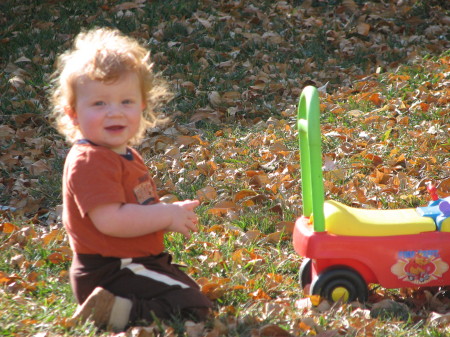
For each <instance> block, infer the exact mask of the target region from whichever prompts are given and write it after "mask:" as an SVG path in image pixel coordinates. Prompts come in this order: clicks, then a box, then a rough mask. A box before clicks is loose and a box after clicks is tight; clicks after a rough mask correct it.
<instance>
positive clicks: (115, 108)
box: [108, 104, 122, 117]
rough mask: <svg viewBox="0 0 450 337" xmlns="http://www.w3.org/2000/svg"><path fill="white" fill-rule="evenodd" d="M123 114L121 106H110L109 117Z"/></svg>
mask: <svg viewBox="0 0 450 337" xmlns="http://www.w3.org/2000/svg"><path fill="white" fill-rule="evenodd" d="M121 114H122V109H121V107H120V105H119V104H110V106H109V109H108V116H110V117H111V116H119V115H121Z"/></svg>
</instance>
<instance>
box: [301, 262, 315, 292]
mask: <svg viewBox="0 0 450 337" xmlns="http://www.w3.org/2000/svg"><path fill="white" fill-rule="evenodd" d="M311 264H312V261H311V259H309V258H304V259H303V262H302V264H301V265H300V271H299V276H300V287H302V289H305V287H306V285H307V284H311V282H312V274H311V273H312V271H311Z"/></svg>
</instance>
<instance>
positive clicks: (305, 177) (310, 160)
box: [297, 86, 325, 232]
mask: <svg viewBox="0 0 450 337" xmlns="http://www.w3.org/2000/svg"><path fill="white" fill-rule="evenodd" d="M297 120H298V122H297V127H298V132H299V147H300V167H301V176H302V198H303V215H304V216H305V217H311V216H313V225H314V231H315V232H323V231H325V218H324V212H323V203H324V189H323V175H322V148H321V132H320V102H319V92H318V90H317V89H316V88H315V87H313V86H308V87H306V88H304V89H303V91H302V94H301V96H300V101H299V104H298V119H297Z"/></svg>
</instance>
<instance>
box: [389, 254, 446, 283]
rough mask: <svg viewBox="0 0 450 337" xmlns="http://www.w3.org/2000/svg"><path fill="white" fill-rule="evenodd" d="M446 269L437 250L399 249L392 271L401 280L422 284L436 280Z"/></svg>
mask: <svg viewBox="0 0 450 337" xmlns="http://www.w3.org/2000/svg"><path fill="white" fill-rule="evenodd" d="M447 270H448V264H447V263H446V262H444V261H442V259H441V257H440V256H439V251H438V250H419V251H401V252H399V254H398V260H397V262H396V263H395V264H394V265H393V266H392V267H391V271H392V273H394V274H395V275H397V276H398V278H399V279H400V280H402V281H409V282H411V283H414V284H417V285H423V284H426V283H428V282H431V281H434V280H437V279H439V278H441V277H442V275H443V274H444V273H445V272H446V271H447Z"/></svg>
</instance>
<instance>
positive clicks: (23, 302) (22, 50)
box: [0, 0, 450, 336]
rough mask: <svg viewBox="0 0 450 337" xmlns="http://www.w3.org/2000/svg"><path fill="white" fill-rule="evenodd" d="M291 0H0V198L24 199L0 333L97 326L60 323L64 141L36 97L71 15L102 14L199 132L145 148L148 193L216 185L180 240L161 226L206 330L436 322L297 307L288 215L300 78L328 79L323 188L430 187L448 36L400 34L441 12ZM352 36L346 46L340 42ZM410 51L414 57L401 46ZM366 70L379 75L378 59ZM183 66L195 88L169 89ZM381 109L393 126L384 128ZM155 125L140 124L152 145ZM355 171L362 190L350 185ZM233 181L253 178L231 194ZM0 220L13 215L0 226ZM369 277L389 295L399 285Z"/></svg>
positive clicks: (349, 330)
mask: <svg viewBox="0 0 450 337" xmlns="http://www.w3.org/2000/svg"><path fill="white" fill-rule="evenodd" d="M355 3H357V4H358V5H361V6H362V5H367V6H369V5H373V4H375V5H374V6H381V5H382V4H380V3H378V2H371V1H355ZM376 4H378V5H376ZM302 5H304V2H303V1H293V2H292V1H291V2H289V1H288V2H286V3H282V2H273V1H262V2H261V1H251V0H248V1H244V2H243V7H239V4H238V3H235V2H227V1H225V2H221V3H220V4H218V5H217V6H211V5H210V4H209V3H207V2H198V1H193V0H189V1H183V2H179V1H178V2H177V1H161V2H157V1H153V2H142V7H139V8H131V9H129V10H128V12H127V10H119V9H118V7H116V6H120V3H117V2H113V1H87V0H82V1H77V2H62V3H58V4H53V5H51V6H50V5H49V2H47V1H44V0H41V1H15V0H9V1H5V2H2V3H0V26H1V27H2V28H1V29H0V66H1V69H2V70H4V73H3V74H2V76H0V111H1V112H0V120H1V126H0V127H1V128H0V134H1V135H3V134H5V136H4V140H3V139H2V142H1V144H0V158H1V161H0V170H1V173H2V175H1V179H0V193H1V196H0V205H10V206H14V207H16V206H20V208H21V210H20V212H19V213H11V212H0V224H1V227H0V334H1V335H4V336H33V335H37V334H44V333H45V334H46V335H52V336H53V335H55V336H60V335H61V336H94V335H95V336H97V335H107V333H103V332H99V331H97V330H96V329H95V328H94V327H93V326H92V325H90V324H86V325H84V326H76V327H72V326H70V325H69V324H68V323H67V318H68V317H70V316H71V315H72V313H73V311H74V310H75V307H76V305H75V301H74V298H73V295H72V293H71V289H70V285H69V283H68V278H67V273H66V270H67V269H68V266H69V263H70V258H69V257H68V256H67V254H69V253H68V251H67V248H68V242H67V238H66V237H64V236H62V237H57V238H56V239H55V240H50V239H49V238H51V237H52V235H54V233H55V232H54V230H58V229H59V228H61V222H60V218H58V217H57V215H56V206H57V205H59V204H60V202H61V197H60V195H61V190H60V180H61V173H62V165H63V158H64V156H65V151H67V149H68V145H67V144H66V143H64V141H63V140H62V138H61V137H60V136H58V135H57V134H56V133H55V131H54V130H53V129H52V128H51V127H50V125H49V122H50V117H49V115H48V101H47V98H46V90H47V89H48V88H49V86H50V82H49V74H50V73H51V71H52V69H53V63H54V60H55V55H56V54H57V53H59V52H61V51H63V50H65V49H66V48H67V47H68V46H69V44H70V41H71V39H72V38H73V37H74V35H75V34H76V33H78V32H79V30H80V29H81V28H82V27H83V28H89V27H94V26H105V25H106V26H113V27H118V28H119V29H121V30H123V31H124V32H125V33H129V34H131V35H133V36H135V37H137V38H139V39H140V40H141V41H144V42H145V43H146V44H147V45H148V47H149V49H150V50H151V52H152V55H153V57H154V58H155V62H156V64H155V66H156V68H157V70H158V71H160V72H161V73H162V75H163V76H164V77H165V78H166V79H168V80H169V81H170V84H171V86H172V87H173V88H174V91H175V98H174V99H173V100H172V102H171V103H170V104H169V105H167V106H166V107H164V111H165V112H166V113H167V114H169V115H170V116H172V117H173V122H172V123H171V124H170V125H169V126H168V127H169V128H172V130H176V131H174V132H175V133H176V134H177V135H189V136H198V137H199V139H201V141H202V142H204V143H193V144H190V145H183V146H180V144H178V143H176V142H172V143H170V144H167V147H166V148H164V149H163V150H158V149H156V148H155V147H152V145H151V146H150V147H149V149H148V150H147V151H146V160H147V161H148V162H147V163H148V166H149V169H150V171H151V172H152V174H153V175H154V177H155V179H156V181H157V184H158V187H159V190H160V191H161V193H170V194H174V195H176V196H177V197H178V198H179V199H185V198H195V197H196V196H197V191H199V190H201V189H202V188H204V187H207V186H208V187H212V188H213V189H214V190H215V192H216V193H217V197H216V198H215V199H213V200H211V201H210V202H208V201H205V202H204V203H203V204H202V205H201V206H200V207H199V208H198V210H197V213H198V215H199V218H200V222H201V226H200V231H199V232H198V233H196V234H194V235H193V238H191V239H190V240H189V241H187V242H186V240H185V239H184V238H183V237H182V236H181V235H177V234H171V235H167V237H166V244H167V248H168V250H169V251H170V252H172V253H173V256H174V259H175V261H177V262H180V263H183V264H185V265H187V271H188V273H189V274H190V275H191V276H192V277H194V278H195V279H196V280H199V282H202V284H203V286H204V289H205V292H206V293H208V295H209V296H211V297H212V298H214V299H215V317H214V319H215V320H211V321H208V322H207V323H206V325H207V327H209V328H210V329H214V328H217V326H218V323H217V321H220V322H222V324H223V325H224V326H225V327H226V329H225V330H224V331H226V332H223V335H228V336H251V335H255V334H258V333H259V332H260V330H258V329H261V328H262V327H264V326H265V325H267V324H276V325H277V326H279V327H282V328H284V329H286V330H289V331H290V332H291V333H293V334H294V335H299V336H301V335H312V334H313V332H314V333H316V334H320V333H321V332H323V333H326V331H339V333H341V334H346V335H349V336H358V335H361V331H366V332H367V333H366V334H367V335H369V334H372V335H373V336H444V335H445V334H446V332H448V328H445V327H433V326H431V325H430V324H427V323H426V321H425V319H426V316H417V315H419V314H417V313H414V315H416V316H415V317H416V318H415V319H416V321H406V322H398V321H395V320H393V321H389V320H388V321H376V320H368V321H365V320H361V319H360V318H357V317H355V316H354V315H355V312H354V311H353V309H352V308H351V307H349V306H342V307H339V308H333V309H331V310H330V311H325V312H318V311H314V310H309V309H306V310H303V309H298V308H297V307H296V301H297V300H302V299H303V298H304V294H303V292H302V290H301V289H300V288H299V285H298V268H299V266H300V264H301V261H302V257H300V256H298V255H297V254H296V253H295V252H294V251H293V248H292V244H291V238H290V235H289V232H288V231H287V228H288V227H286V226H287V225H286V224H289V223H292V221H294V220H295V219H296V218H297V216H298V215H300V214H301V209H302V204H301V195H300V192H301V187H300V184H299V179H300V175H299V167H298V151H297V138H296V136H297V135H296V131H295V114H296V104H297V100H298V96H299V94H300V90H301V89H302V88H303V87H304V86H305V85H306V84H315V85H316V86H318V87H320V86H322V85H324V84H325V83H327V82H329V86H328V89H327V92H328V95H322V96H321V103H322V105H323V106H322V129H323V137H322V141H323V152H324V153H326V154H327V155H329V156H331V157H332V159H333V160H334V161H335V163H336V170H337V172H336V173H338V175H337V176H335V178H332V179H330V180H328V181H327V184H326V193H327V197H329V198H333V199H336V200H343V201H345V202H346V203H349V204H351V203H353V202H359V203H361V204H363V205H365V206H367V205H370V206H374V207H378V208H394V207H395V208H400V207H415V206H417V205H420V204H423V203H424V202H426V195H425V192H424V190H423V188H418V187H417V186H420V183H421V182H423V181H425V180H437V181H440V180H442V179H444V178H445V177H447V176H448V165H449V164H448V163H449V162H448V143H449V138H448V134H446V131H448V130H447V129H446V128H448V124H449V123H450V120H449V118H450V116H449V114H448V103H446V102H445V101H444V100H442V101H439V98H440V97H443V96H445V95H443V93H442V90H443V89H444V87H443V86H444V83H445V81H448V57H449V53H448V51H447V52H445V51H444V49H445V47H444V46H443V45H442V44H439V43H437V42H435V41H427V40H426V37H423V36H422V37H421V39H420V44H418V45H414V43H417V42H414V41H415V40H414V39H411V40H408V39H407V38H406V37H408V36H409V35H408V34H419V33H423V32H424V30H425V29H426V28H427V27H428V26H429V25H430V24H431V23H435V24H436V25H439V21H433V20H438V19H439V17H440V15H441V14H440V11H439V10H438V9H439V7H437V6H438V5H439V1H429V2H425V1H415V2H414V4H413V6H412V7H411V8H410V10H408V8H407V7H401V8H400V9H402V11H400V12H397V13H392V17H390V18H385V19H380V18H379V19H377V20H379V21H376V22H373V23H372V22H371V31H370V34H369V35H367V36H359V35H358V34H355V33H354V32H355V28H356V24H357V23H358V22H357V21H356V20H355V18H354V17H352V16H351V15H349V13H348V12H347V9H346V8H345V6H344V7H342V6H343V2H342V1H333V2H324V1H314V2H313V7H311V8H310V9H307V10H306V9H304V7H301V6H302ZM441 5H442V6H443V4H441ZM283 6H285V7H283ZM405 6H406V5H405ZM358 8H359V10H361V8H362V7H358ZM378 9H379V8H378ZM442 11H443V12H444V13H447V15H448V10H447V12H445V11H446V10H445V9H442ZM194 13H195V15H194ZM377 13H378V12H377ZM386 15H388V14H386ZM415 16H420V19H421V20H423V21H420V22H419V24H418V25H414V24H411V22H412V21H411V18H412V17H415ZM197 18H201V19H202V20H206V22H204V24H202V23H201V22H200V21H199V20H198V19H197ZM317 20H320V21H317ZM208 23H209V24H210V26H208ZM424 23H426V25H425V24H424ZM385 24H387V25H388V26H389V27H394V26H395V27H404V31H403V33H402V34H403V35H402V34H386V33H384V32H383V30H382V29H381V28H382V26H383V25H385ZM402 29H403V28H402ZM266 33H274V35H272V37H270V34H269V35H267V34H266ZM264 34H266V35H264ZM372 34H373V35H372ZM445 34H447V35H445ZM443 36H448V32H447V33H446V32H445V31H444V33H443ZM375 40H376V41H377V43H374V42H375ZM349 41H350V42H351V46H352V48H350V49H348V50H344V49H345V48H344V47H345V46H349V45H348V42H349ZM380 45H381V46H382V47H383V48H384V49H382V50H383V52H381V49H379V48H381V47H380ZM377 46H378V47H377ZM408 48H409V49H408ZM411 48H413V49H414V51H415V53H416V54H417V55H418V56H421V58H417V59H414V60H413V59H412V58H408V50H409V51H411ZM427 48H431V49H427ZM23 57H25V58H27V59H24V58H23ZM20 58H22V59H21V61H18V60H20ZM378 67H380V68H381V69H382V72H381V73H378V74H377V73H376V70H377V68H378ZM15 76H17V77H15ZM14 78H15V79H16V80H17V81H16V82H14V81H13V79H14ZM187 81H190V82H192V83H193V84H194V90H190V89H188V88H189V86H186V87H183V83H185V82H187ZM13 84H15V85H16V86H14V85H13ZM212 91H216V92H218V93H219V95H220V96H221V97H222V98H224V96H225V97H226V94H227V93H230V92H238V93H239V95H240V96H239V98H238V99H236V100H235V101H232V100H230V101H226V100H224V101H223V102H222V103H221V104H218V105H217V106H216V105H212V103H211V102H210V99H209V94H210V93H211V92H212ZM373 95H379V98H380V99H381V103H380V102H378V101H377V99H376V97H378V96H373ZM204 111H211V112H214V113H215V114H216V117H217V118H218V119H219V120H218V121H217V118H216V119H209V118H204V119H200V120H196V121H195V122H192V121H191V117H192V116H195V114H196V113H200V112H204ZM351 111H353V113H352V114H350V113H349V112H351ZM389 121H391V122H392V123H393V124H392V125H389V128H388V129H387V130H386V125H387V123H389ZM5 126H7V127H9V128H11V129H12V131H13V133H12V134H8V133H7V132H6V129H5V128H4V127H5ZM180 130H181V131H180ZM164 131H165V130H162V131H161V132H159V133H156V134H154V135H149V137H148V140H149V144H153V143H152V141H154V140H155V137H158V136H161V135H162V134H163V132H164ZM362 132H364V134H365V136H364V135H363V136H361V134H362ZM327 134H328V135H327ZM336 135H338V136H336ZM411 139H414V140H416V141H414V142H411ZM166 150H173V151H175V152H170V151H169V152H168V154H167V152H166ZM374 156H378V157H379V158H380V160H381V162H379V160H378V159H376V160H378V161H376V160H375V161H374V158H375V157H374ZM39 160H44V162H45V164H46V165H47V169H45V170H42V171H36V167H35V166H33V164H34V165H35V163H36V162H38V161H39ZM202 165H206V166H202ZM377 171H378V172H384V174H385V180H384V181H383V183H379V182H376V181H374V179H373V178H374V177H376V172H377ZM336 177H340V178H336ZM356 182H357V183H358V184H359V185H358V188H360V189H362V190H363V192H364V197H365V198H366V200H365V201H364V200H360V199H358V198H357V197H356V187H355V184H356ZM245 191H250V192H251V193H250V194H249V195H248V196H246V197H244V198H242V199H240V200H236V199H235V198H236V195H237V194H238V193H239V192H243V193H247V192H245ZM223 201H227V202H231V203H234V206H233V209H232V210H231V211H230V212H227V213H217V212H214V207H215V206H216V205H217V204H219V203H220V202H223ZM10 225H14V226H16V227H14V228H15V229H14V230H12V231H9V229H8V228H10ZM52 233H53V234H52ZM273 235H275V236H273ZM276 235H279V237H281V240H277V239H276V238H277V236H276ZM378 291H379V292H381V293H382V295H383V296H385V297H387V298H396V299H400V300H402V301H405V300H406V299H407V298H405V296H404V295H401V294H397V293H395V294H394V293H392V292H389V291H386V290H384V289H381V290H378ZM402 296H403V297H402ZM427 313H429V312H427ZM308 319H309V320H308ZM308 326H310V327H311V330H309V329H308V328H307V327H308ZM172 327H173V329H174V331H175V333H176V334H177V335H180V336H182V335H183V334H184V335H186V333H185V329H184V324H183V322H177V321H175V322H172ZM158 333H159V335H161V336H163V335H170V329H169V327H167V326H165V325H160V326H159V327H158Z"/></svg>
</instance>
